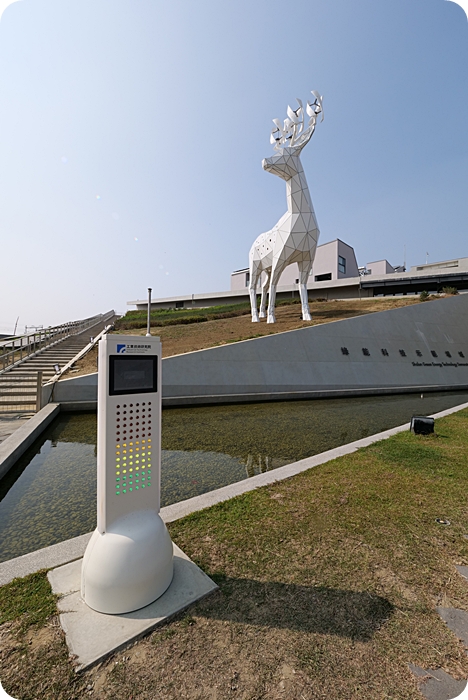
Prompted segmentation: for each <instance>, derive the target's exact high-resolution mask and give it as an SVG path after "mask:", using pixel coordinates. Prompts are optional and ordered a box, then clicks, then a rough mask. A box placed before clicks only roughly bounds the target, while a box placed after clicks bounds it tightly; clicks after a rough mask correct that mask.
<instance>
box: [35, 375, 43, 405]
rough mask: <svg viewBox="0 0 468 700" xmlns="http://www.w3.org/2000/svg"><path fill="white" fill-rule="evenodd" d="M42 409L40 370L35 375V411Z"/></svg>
mask: <svg viewBox="0 0 468 700" xmlns="http://www.w3.org/2000/svg"><path fill="white" fill-rule="evenodd" d="M41 408H42V370H39V372H38V373H37V384H36V411H40V410H41Z"/></svg>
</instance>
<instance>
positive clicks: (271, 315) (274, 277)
mask: <svg viewBox="0 0 468 700" xmlns="http://www.w3.org/2000/svg"><path fill="white" fill-rule="evenodd" d="M284 267H285V266H282V267H275V268H272V269H271V277H270V289H269V291H268V316H267V323H275V322H276V318H275V302H276V287H277V286H278V282H279V278H280V277H281V273H282V272H283V270H284Z"/></svg>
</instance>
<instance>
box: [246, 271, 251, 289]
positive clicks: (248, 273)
mask: <svg viewBox="0 0 468 700" xmlns="http://www.w3.org/2000/svg"><path fill="white" fill-rule="evenodd" d="M249 284H250V272H246V273H245V286H246V287H248V286H249Z"/></svg>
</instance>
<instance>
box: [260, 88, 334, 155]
mask: <svg viewBox="0 0 468 700" xmlns="http://www.w3.org/2000/svg"><path fill="white" fill-rule="evenodd" d="M312 94H313V96H314V97H315V100H314V102H312V103H310V102H307V105H306V108H305V111H306V112H307V114H308V116H309V123H308V125H307V127H306V128H304V107H303V106H302V102H301V100H300V99H299V98H296V99H297V102H298V105H299V107H298V108H297V109H291V107H289V106H288V109H287V114H288V118H287V119H285V120H284V124H283V125H281V122H280V120H279V119H273V123H274V124H275V127H276V128H275V129H272V131H271V136H270V143H272V144H274V146H275V149H276V150H277V151H279V150H280V149H281V148H285V147H288V146H289V147H291V148H303V147H304V146H305V145H306V143H307V142H308V141H310V139H311V138H312V134H313V133H314V131H315V124H316V122H317V117H318V115H319V114H322V119H321V121H323V105H322V103H323V97H322V96H321V95H320V94H319V93H318V92H317V91H316V90H312Z"/></svg>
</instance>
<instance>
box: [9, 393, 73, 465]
mask: <svg viewBox="0 0 468 700" xmlns="http://www.w3.org/2000/svg"><path fill="white" fill-rule="evenodd" d="M59 412H60V406H59V405H58V404H54V403H51V404H49V405H48V406H45V407H44V408H43V409H42V410H40V411H39V412H38V413H36V415H35V416H33V417H32V418H31V419H30V420H28V421H27V422H26V423H24V425H22V426H21V427H20V428H18V430H15V432H14V433H13V434H12V435H10V436H9V437H7V438H6V440H4V441H3V442H2V443H1V444H0V479H1V478H2V477H3V476H5V474H6V473H7V472H8V471H9V470H10V469H11V467H12V466H13V465H14V464H15V463H16V461H17V460H18V459H19V458H20V457H21V455H22V454H23V453H24V452H26V450H27V449H28V447H30V446H31V445H32V444H33V442H34V440H35V439H36V438H38V437H39V435H40V434H41V433H42V432H43V431H44V430H45V429H46V428H47V426H48V425H49V423H51V422H52V421H53V419H54V418H55V417H56V416H58V414H59Z"/></svg>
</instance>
